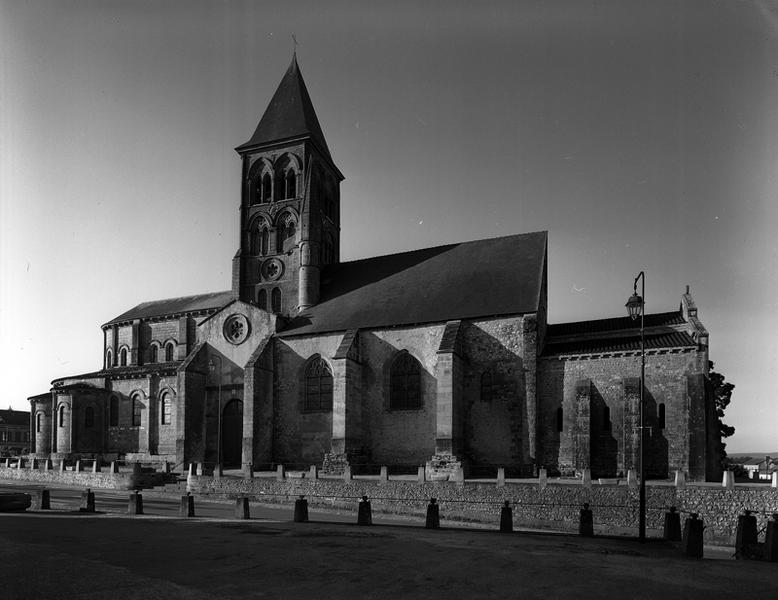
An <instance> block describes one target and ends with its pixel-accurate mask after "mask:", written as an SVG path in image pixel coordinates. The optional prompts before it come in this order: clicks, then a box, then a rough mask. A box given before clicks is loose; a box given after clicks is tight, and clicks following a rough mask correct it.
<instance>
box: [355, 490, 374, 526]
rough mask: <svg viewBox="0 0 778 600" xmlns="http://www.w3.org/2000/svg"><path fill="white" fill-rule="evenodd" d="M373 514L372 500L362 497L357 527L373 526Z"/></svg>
mask: <svg viewBox="0 0 778 600" xmlns="http://www.w3.org/2000/svg"><path fill="white" fill-rule="evenodd" d="M372 524H373V513H372V511H371V510H370V500H368V499H367V496H362V500H361V501H360V503H359V511H358V512H357V525H372Z"/></svg>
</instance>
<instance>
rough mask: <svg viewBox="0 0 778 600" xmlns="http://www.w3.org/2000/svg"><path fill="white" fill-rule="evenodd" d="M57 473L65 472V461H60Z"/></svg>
mask: <svg viewBox="0 0 778 600" xmlns="http://www.w3.org/2000/svg"><path fill="white" fill-rule="evenodd" d="M59 472H60V473H64V472H65V459H64V458H63V459H61V460H60V461H59Z"/></svg>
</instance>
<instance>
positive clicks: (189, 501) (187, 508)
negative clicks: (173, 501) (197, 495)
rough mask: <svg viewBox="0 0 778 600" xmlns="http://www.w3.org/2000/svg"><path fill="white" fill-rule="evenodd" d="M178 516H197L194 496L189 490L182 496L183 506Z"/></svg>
mask: <svg viewBox="0 0 778 600" xmlns="http://www.w3.org/2000/svg"><path fill="white" fill-rule="evenodd" d="M178 516H179V517H194V516H195V508H194V496H192V494H190V493H189V492H187V493H186V496H181V506H180V507H179V509H178Z"/></svg>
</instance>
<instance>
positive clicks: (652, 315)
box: [548, 310, 683, 329]
mask: <svg viewBox="0 0 778 600" xmlns="http://www.w3.org/2000/svg"><path fill="white" fill-rule="evenodd" d="M682 314H683V313H682V312H681V311H680V310H668V311H662V312H656V313H647V314H646V317H659V316H670V315H676V316H677V315H682ZM629 318H630V317H629V315H619V316H617V317H603V318H601V319H583V320H582V321H565V322H563V323H549V324H548V326H549V327H564V326H566V325H582V324H583V323H603V322H605V321H617V320H621V319H629ZM635 327H636V328H638V329H639V328H640V325H639V324H637V325H635Z"/></svg>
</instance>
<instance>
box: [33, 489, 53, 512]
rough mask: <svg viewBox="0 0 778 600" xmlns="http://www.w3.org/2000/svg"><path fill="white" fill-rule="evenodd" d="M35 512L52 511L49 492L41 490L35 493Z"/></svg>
mask: <svg viewBox="0 0 778 600" xmlns="http://www.w3.org/2000/svg"><path fill="white" fill-rule="evenodd" d="M35 510H51V495H50V493H49V490H47V489H41V490H38V491H36V492H35Z"/></svg>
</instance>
